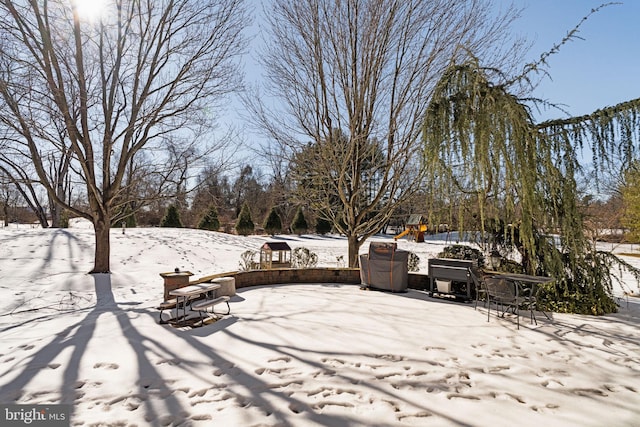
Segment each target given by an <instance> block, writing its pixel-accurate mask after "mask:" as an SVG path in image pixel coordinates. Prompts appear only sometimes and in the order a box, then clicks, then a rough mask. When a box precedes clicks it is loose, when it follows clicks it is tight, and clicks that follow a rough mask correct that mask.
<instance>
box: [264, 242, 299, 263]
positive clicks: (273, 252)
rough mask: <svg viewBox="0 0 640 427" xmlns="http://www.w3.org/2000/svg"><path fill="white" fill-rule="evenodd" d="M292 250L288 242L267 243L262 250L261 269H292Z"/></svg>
mask: <svg viewBox="0 0 640 427" xmlns="http://www.w3.org/2000/svg"><path fill="white" fill-rule="evenodd" d="M290 267H291V248H290V247H289V245H287V243H286V242H265V244H264V245H262V247H261V248H260V268H261V269H271V268H290Z"/></svg>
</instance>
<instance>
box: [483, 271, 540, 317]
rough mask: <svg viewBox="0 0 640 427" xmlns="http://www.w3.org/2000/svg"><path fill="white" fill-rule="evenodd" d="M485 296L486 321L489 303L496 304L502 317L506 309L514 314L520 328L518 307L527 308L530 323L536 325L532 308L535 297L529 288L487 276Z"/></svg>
mask: <svg viewBox="0 0 640 427" xmlns="http://www.w3.org/2000/svg"><path fill="white" fill-rule="evenodd" d="M484 286H485V290H486V298H487V304H488V308H487V322H488V321H489V317H490V314H491V303H495V304H496V312H497V313H500V312H501V314H499V315H500V317H504V315H505V313H507V311H511V312H512V313H513V314H515V315H516V323H517V326H518V329H520V311H519V310H520V307H525V308H526V309H528V310H529V314H530V318H531V323H534V322H535V324H536V325H537V324H538V322H537V320H536V317H535V314H534V310H535V298H534V297H533V296H532V295H531V292H530V289H527V288H523V287H522V286H521V285H520V284H519V283H517V282H515V281H511V280H505V279H497V278H493V277H489V278H487V279H485V280H484Z"/></svg>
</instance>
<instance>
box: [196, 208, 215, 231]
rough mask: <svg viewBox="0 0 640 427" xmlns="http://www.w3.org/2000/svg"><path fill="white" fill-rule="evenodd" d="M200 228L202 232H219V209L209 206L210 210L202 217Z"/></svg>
mask: <svg viewBox="0 0 640 427" xmlns="http://www.w3.org/2000/svg"><path fill="white" fill-rule="evenodd" d="M198 228H199V229H201V230H209V231H218V229H219V228H220V220H219V219H218V209H216V207H215V206H214V205H211V206H209V210H207V213H206V214H205V215H204V216H203V217H202V219H201V220H200V223H199V224H198Z"/></svg>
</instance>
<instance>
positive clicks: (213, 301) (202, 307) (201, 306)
mask: <svg viewBox="0 0 640 427" xmlns="http://www.w3.org/2000/svg"><path fill="white" fill-rule="evenodd" d="M230 299H231V298H230V297H229V296H227V295H223V296H220V297H217V298H205V299H201V300H197V301H194V302H193V303H191V309H192V310H194V311H197V312H198V313H200V324H201V325H204V318H203V316H202V312H206V313H209V312H208V311H207V309H208V308H209V307H211V314H213V315H215V316H216V318H218V316H217V314H216V313H215V311H214V310H213V307H215V306H216V305H218V304H221V303H223V302H224V303H226V304H227V312H226V313H224V315H227V314H229V313H231V307H229V300H230Z"/></svg>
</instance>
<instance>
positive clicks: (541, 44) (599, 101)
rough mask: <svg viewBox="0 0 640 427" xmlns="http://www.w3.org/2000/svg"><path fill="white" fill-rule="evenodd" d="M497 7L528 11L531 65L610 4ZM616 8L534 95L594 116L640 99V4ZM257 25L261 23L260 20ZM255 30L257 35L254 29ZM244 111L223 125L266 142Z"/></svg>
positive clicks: (251, 67) (256, 74)
mask: <svg viewBox="0 0 640 427" xmlns="http://www.w3.org/2000/svg"><path fill="white" fill-rule="evenodd" d="M262 1H265V2H266V3H268V2H269V1H270V0H253V1H252V2H250V4H251V5H252V6H254V7H255V8H256V10H255V12H256V14H257V15H258V16H257V17H256V21H260V18H259V15H260V13H261V10H260V9H261V7H260V3H261V2H262ZM495 2H496V4H498V5H499V4H500V2H503V3H511V2H513V3H514V4H515V5H516V6H517V7H521V8H524V10H523V13H522V16H521V18H520V19H519V20H518V21H517V22H516V23H515V25H514V30H515V31H516V32H517V33H518V34H520V35H522V36H524V37H526V38H527V39H528V40H530V41H531V42H533V46H532V48H531V50H530V52H529V55H528V58H527V61H535V60H536V59H538V58H539V56H540V54H541V53H543V52H545V51H548V50H549V49H551V47H552V46H553V45H554V43H558V42H560V41H561V40H562V38H563V37H564V36H565V35H566V34H567V32H569V31H570V30H571V29H573V28H574V27H575V26H576V24H577V23H578V22H580V20H581V19H582V18H583V17H584V16H586V15H587V14H588V13H589V12H590V11H591V9H593V8H596V7H598V6H600V5H601V4H603V3H606V1H604V0H495ZM619 3H620V4H612V5H610V6H607V7H604V8H602V9H601V10H600V11H599V12H597V13H595V14H593V15H591V17H590V18H589V19H588V20H587V21H586V22H584V23H583V24H582V26H581V27H580V32H579V33H578V34H577V35H578V37H581V38H582V39H578V38H576V39H574V40H573V41H570V42H569V43H567V44H565V45H564V46H563V47H562V48H561V50H560V52H558V53H557V54H555V55H552V56H551V57H550V58H549V60H548V62H549V68H548V70H549V73H550V76H551V79H549V78H548V77H547V78H545V80H544V81H543V82H542V84H541V85H540V86H539V87H538V89H537V90H536V91H535V92H534V94H533V96H535V97H538V98H542V99H546V100H548V101H549V102H553V103H556V104H564V105H563V108H564V109H565V110H566V111H568V112H569V114H570V115H572V116H576V115H582V114H588V113H591V112H593V111H595V110H597V109H598V108H602V107H606V106H611V105H615V104H617V103H620V102H623V101H627V100H630V99H635V98H640V0H621V1H620V2H619ZM256 24H257V22H256ZM253 31H256V26H255V25H254V27H253ZM259 43H261V39H260V38H258V39H257V40H254V41H253V46H252V49H250V50H251V51H252V52H251V53H250V54H249V57H247V58H246V59H245V61H244V62H245V64H246V66H247V70H246V77H247V83H249V84H254V83H256V80H259V79H260V70H259V69H257V68H255V67H256V64H255V62H254V59H253V58H251V56H253V55H255V50H254V49H253V48H254V47H255V45H256V44H259ZM241 110H242V107H241V105H240V103H239V102H237V101H236V102H233V103H232V104H231V105H230V108H229V109H228V110H227V114H226V117H224V118H222V120H221V121H222V123H223V124H224V123H225V122H226V123H227V124H229V121H230V122H231V123H233V122H235V124H236V126H237V127H238V128H239V129H244V132H243V133H244V138H245V139H246V142H247V144H248V145H249V146H251V145H253V144H255V143H256V142H257V141H260V140H261V137H260V136H258V135H255V134H253V133H252V132H251V131H250V130H249V129H247V128H245V126H244V124H243V123H242V121H241V120H240V119H239V117H238V113H240V111H241ZM534 114H536V119H537V120H538V121H542V120H547V119H553V118H560V117H563V113H562V112H561V111H557V110H551V111H543V112H541V113H540V114H538V113H537V112H535V111H534Z"/></svg>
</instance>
